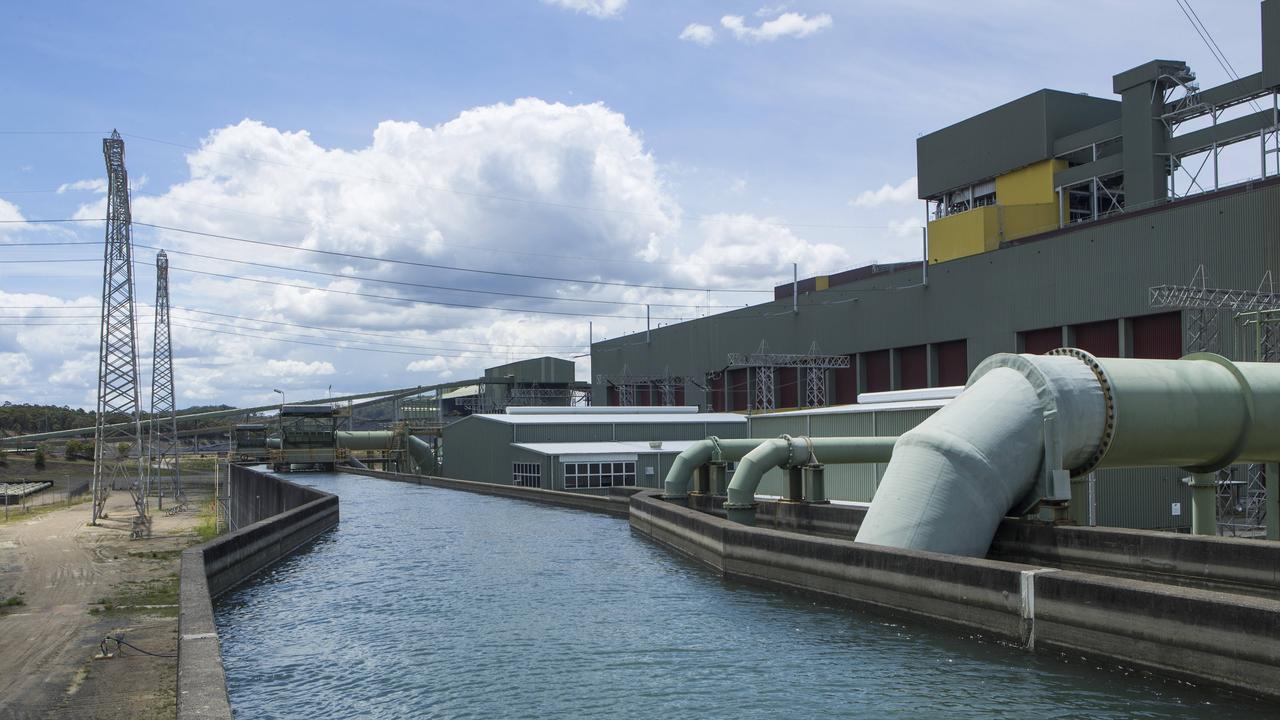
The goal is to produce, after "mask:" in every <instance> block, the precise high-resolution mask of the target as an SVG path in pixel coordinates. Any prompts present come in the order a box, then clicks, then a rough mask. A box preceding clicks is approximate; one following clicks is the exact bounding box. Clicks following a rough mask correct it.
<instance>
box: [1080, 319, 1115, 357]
mask: <svg viewBox="0 0 1280 720" xmlns="http://www.w3.org/2000/svg"><path fill="white" fill-rule="evenodd" d="M1071 331H1072V333H1073V336H1074V337H1075V340H1074V341H1073V344H1074V345H1075V346H1076V347H1078V348H1080V349H1081V350H1085V351H1087V352H1091V353H1093V354H1094V355H1097V356H1098V357H1116V356H1118V355H1119V354H1120V326H1119V324H1118V323H1117V322H1116V321H1115V320H1102V321H1100V322H1091V323H1085V324H1083V325H1072V326H1071Z"/></svg>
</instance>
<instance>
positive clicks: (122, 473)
mask: <svg viewBox="0 0 1280 720" xmlns="http://www.w3.org/2000/svg"><path fill="white" fill-rule="evenodd" d="M102 155H103V157H104V158H105V160H106V163H107V235H106V244H105V249H104V255H103V268H102V335H101V341H100V345H99V353H98V415H97V419H96V420H97V428H96V430H95V432H94V440H95V441H96V445H95V451H94V456H93V457H94V461H93V516H92V523H93V524H95V525H96V524H97V523H98V518H101V517H103V516H104V510H105V507H106V502H107V496H108V495H109V494H110V493H111V490H113V489H115V487H116V485H117V483H119V484H127V486H128V488H129V492H130V494H131V495H132V496H133V504H134V507H135V509H136V510H137V515H136V517H135V518H134V520H133V536H134V537H145V536H147V535H149V534H150V532H151V519H150V518H149V517H148V516H147V495H146V477H145V475H144V474H143V457H142V445H141V443H140V442H139V440H140V439H141V437H142V422H141V418H140V417H139V408H138V405H139V403H138V341H137V335H138V333H137V325H136V322H135V316H134V308H133V237H132V229H131V226H130V223H131V220H130V213H129V176H128V175H127V174H126V173H125V169H124V140H121V139H120V133H119V132H116V131H112V133H111V137H109V138H106V139H104V140H103V141H102ZM122 420H123V421H125V422H124V424H123V425H120V426H117V427H112V425H113V424H116V423H120V422H121V421H122ZM135 454H136V457H131V456H134V455H135Z"/></svg>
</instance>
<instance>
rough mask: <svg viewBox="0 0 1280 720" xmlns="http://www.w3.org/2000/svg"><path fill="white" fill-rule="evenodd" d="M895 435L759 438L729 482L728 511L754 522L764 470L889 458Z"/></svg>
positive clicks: (738, 519) (742, 520)
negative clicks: (761, 439) (758, 490)
mask: <svg viewBox="0 0 1280 720" xmlns="http://www.w3.org/2000/svg"><path fill="white" fill-rule="evenodd" d="M897 439H898V438H896V437H827V438H810V437H791V436H789V435H783V436H782V437H779V438H774V439H771V440H765V441H763V442H760V443H759V444H758V445H757V446H756V447H755V448H754V449H753V450H751V451H750V452H748V453H747V454H746V455H745V456H743V458H742V461H741V462H739V463H738V467H737V469H735V470H734V472H733V480H732V481H731V482H730V483H729V497H728V500H727V502H725V505H724V508H725V513H726V515H727V516H728V518H729V519H730V520H733V521H735V522H740V523H745V524H748V525H749V524H752V523H753V522H755V512H756V511H755V507H756V506H755V497H756V489H757V488H759V487H760V481H761V480H762V479H763V478H764V474H765V473H766V472H768V471H769V470H771V469H772V468H775V467H781V468H790V467H800V466H803V465H816V464H823V465H832V464H846V463H878V462H888V461H889V458H890V457H891V456H892V455H893V447H894V442H895V441H897Z"/></svg>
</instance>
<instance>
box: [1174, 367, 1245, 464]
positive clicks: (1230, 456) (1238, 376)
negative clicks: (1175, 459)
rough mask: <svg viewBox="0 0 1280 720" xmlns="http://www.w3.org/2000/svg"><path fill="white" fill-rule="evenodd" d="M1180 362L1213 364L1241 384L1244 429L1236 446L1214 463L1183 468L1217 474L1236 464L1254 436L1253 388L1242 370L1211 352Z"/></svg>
mask: <svg viewBox="0 0 1280 720" xmlns="http://www.w3.org/2000/svg"><path fill="white" fill-rule="evenodd" d="M1179 359H1180V360H1198V361H1201V362H1211V363H1213V364H1215V365H1218V366H1220V367H1222V368H1225V369H1226V371H1227V372H1229V373H1231V376H1232V377H1234V378H1235V380H1236V382H1238V383H1240V394H1241V395H1242V396H1244V428H1243V429H1242V430H1241V432H1240V436H1239V437H1237V438H1236V444H1235V446H1234V447H1232V448H1231V449H1230V450H1228V451H1227V452H1226V454H1224V455H1222V456H1221V457H1219V458H1217V459H1215V460H1214V461H1213V462H1210V463H1205V464H1204V465H1197V466H1195V467H1187V468H1183V469H1184V470H1187V471H1189V472H1193V473H1201V474H1202V473H1211V472H1217V471H1219V470H1221V469H1222V468H1224V467H1227V466H1228V465H1230V464H1231V463H1233V462H1235V460H1236V458H1237V457H1240V453H1241V452H1243V451H1244V448H1245V446H1246V445H1248V444H1249V436H1250V435H1252V434H1253V418H1254V417H1255V416H1256V412H1257V409H1256V408H1255V407H1254V402H1253V388H1252V387H1251V386H1250V385H1249V380H1248V378H1246V377H1245V376H1244V373H1242V372H1240V368H1238V367H1236V364H1235V363H1233V362H1231V361H1230V360H1228V359H1227V358H1225V357H1223V356H1221V355H1219V354H1217V353H1211V352H1197V353H1191V354H1190V355H1183V356H1182V357H1181V358H1179Z"/></svg>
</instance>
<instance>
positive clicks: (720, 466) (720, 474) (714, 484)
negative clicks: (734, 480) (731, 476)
mask: <svg viewBox="0 0 1280 720" xmlns="http://www.w3.org/2000/svg"><path fill="white" fill-rule="evenodd" d="M707 469H708V471H709V472H710V481H711V489H710V491H709V492H710V493H711V494H712V495H724V494H726V493H728V491H729V490H728V488H729V482H728V480H727V479H726V478H725V464H724V463H717V462H713V463H708V465H707Z"/></svg>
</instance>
